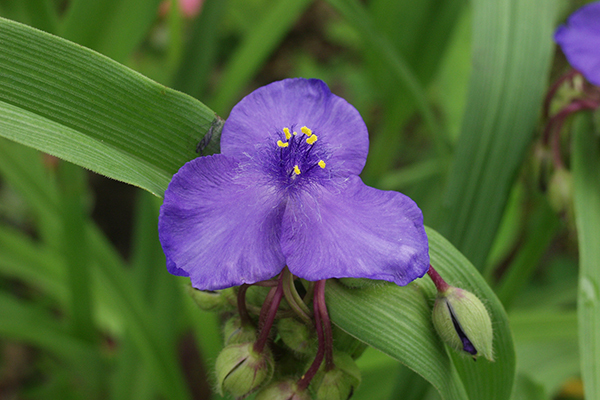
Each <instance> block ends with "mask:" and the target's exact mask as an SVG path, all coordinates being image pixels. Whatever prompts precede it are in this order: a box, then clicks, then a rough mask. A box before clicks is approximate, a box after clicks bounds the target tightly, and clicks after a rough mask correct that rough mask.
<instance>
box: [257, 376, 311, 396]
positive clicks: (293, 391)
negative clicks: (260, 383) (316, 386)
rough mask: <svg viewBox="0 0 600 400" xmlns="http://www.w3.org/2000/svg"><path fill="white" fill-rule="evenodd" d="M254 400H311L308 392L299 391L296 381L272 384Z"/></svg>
mask: <svg viewBox="0 0 600 400" xmlns="http://www.w3.org/2000/svg"><path fill="white" fill-rule="evenodd" d="M254 400H311V397H310V394H309V393H308V392H307V391H306V390H302V391H300V390H298V385H297V384H296V382H294V381H290V380H285V381H281V382H274V383H271V384H270V385H269V386H267V387H266V388H264V389H262V390H261V391H260V392H258V393H257V394H256V397H255V398H254Z"/></svg>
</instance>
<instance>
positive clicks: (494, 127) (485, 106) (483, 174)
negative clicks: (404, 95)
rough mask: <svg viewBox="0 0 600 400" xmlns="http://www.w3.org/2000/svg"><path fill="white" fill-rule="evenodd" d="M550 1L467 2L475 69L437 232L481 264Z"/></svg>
mask: <svg viewBox="0 0 600 400" xmlns="http://www.w3.org/2000/svg"><path fill="white" fill-rule="evenodd" d="M555 13H556V1H554V0H551V1H548V0H531V1H520V0H509V1H505V0H476V1H474V2H473V50H472V51H473V56H472V57H473V70H472V74H471V79H470V84H469V94H468V100H467V106H466V108H465V110H466V111H465V112H466V113H465V117H464V120H463V125H462V134H461V136H460V137H459V140H458V141H457V146H456V153H455V159H454V164H453V166H452V168H451V171H450V177H449V183H448V189H447V192H446V202H445V206H446V215H447V221H446V223H445V225H444V226H443V229H441V232H442V233H443V234H444V235H445V236H446V237H447V238H448V239H449V240H450V241H451V242H452V243H453V244H454V245H455V246H456V247H457V248H458V249H459V250H460V251H461V252H462V253H463V254H464V255H465V256H466V257H467V258H468V259H469V260H470V261H471V262H472V263H473V264H474V265H475V267H477V268H478V269H482V268H483V266H484V263H485V260H486V258H487V256H488V253H489V251H490V248H491V246H492V243H493V240H494V237H495V235H496V232H497V229H498V226H499V224H500V219H501V217H502V213H503V212H504V208H505V205H506V202H507V200H508V196H509V192H510V189H511V187H512V186H513V182H514V179H515V176H516V174H517V170H518V168H519V167H520V165H521V163H522V160H523V156H524V155H525V152H526V150H527V148H528V146H529V144H530V142H531V138H532V135H533V134H534V133H535V129H534V126H535V123H536V122H537V119H538V114H539V110H540V105H541V99H542V96H543V93H544V90H545V88H546V81H547V76H548V71H549V67H550V57H551V55H552V51H553V49H554V45H553V42H552V31H553V29H554V20H555Z"/></svg>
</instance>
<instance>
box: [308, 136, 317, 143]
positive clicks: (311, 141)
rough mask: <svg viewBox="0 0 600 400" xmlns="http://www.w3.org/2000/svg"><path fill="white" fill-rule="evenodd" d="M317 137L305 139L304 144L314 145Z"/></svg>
mask: <svg viewBox="0 0 600 400" xmlns="http://www.w3.org/2000/svg"><path fill="white" fill-rule="evenodd" d="M317 139H318V138H317V135H312V136H309V137H307V138H306V143H308V144H314V143H315V142H316V141H317Z"/></svg>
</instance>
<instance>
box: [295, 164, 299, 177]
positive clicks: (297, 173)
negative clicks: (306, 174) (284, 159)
mask: <svg viewBox="0 0 600 400" xmlns="http://www.w3.org/2000/svg"><path fill="white" fill-rule="evenodd" d="M294 173H295V174H296V175H300V168H298V166H297V165H294Z"/></svg>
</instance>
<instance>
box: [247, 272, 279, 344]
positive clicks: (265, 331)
mask: <svg viewBox="0 0 600 400" xmlns="http://www.w3.org/2000/svg"><path fill="white" fill-rule="evenodd" d="M282 277H283V275H280V277H279V283H278V285H277V287H276V288H273V289H271V291H269V295H270V294H271V293H273V296H272V297H271V300H270V301H269V303H267V301H265V303H264V304H263V308H262V310H261V313H260V320H261V321H262V323H261V324H260V325H259V327H260V334H259V336H258V339H257V340H256V342H255V343H254V351H256V352H257V353H262V351H263V350H264V348H265V346H266V345H267V342H268V341H269V334H270V333H271V328H272V327H273V322H274V321H275V316H276V315H277V309H278V308H279V304H280V303H281V298H282V297H283V279H282ZM269 295H267V298H269V297H270V296H269Z"/></svg>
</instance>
